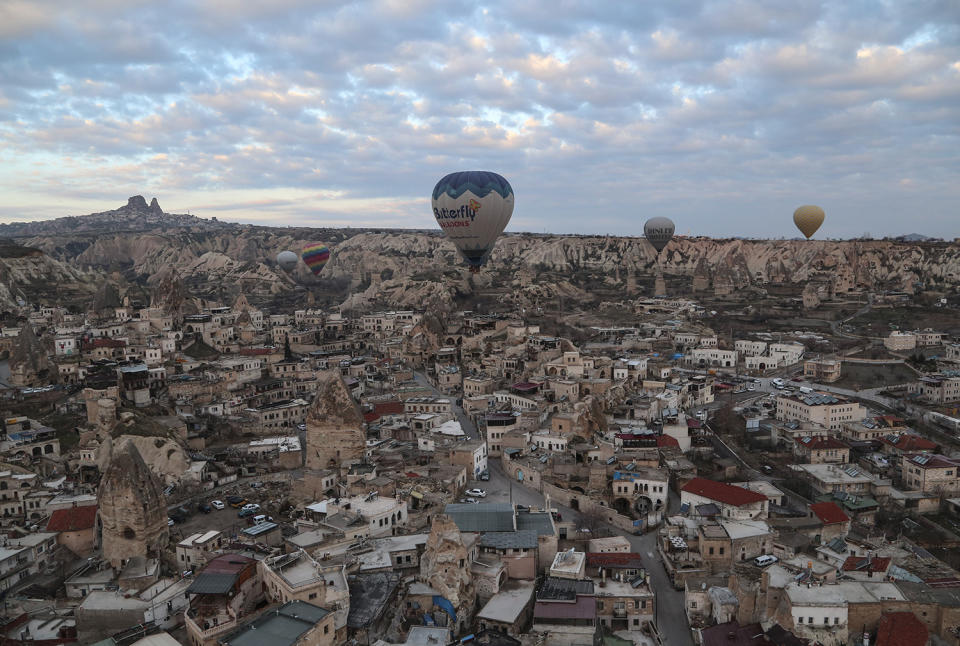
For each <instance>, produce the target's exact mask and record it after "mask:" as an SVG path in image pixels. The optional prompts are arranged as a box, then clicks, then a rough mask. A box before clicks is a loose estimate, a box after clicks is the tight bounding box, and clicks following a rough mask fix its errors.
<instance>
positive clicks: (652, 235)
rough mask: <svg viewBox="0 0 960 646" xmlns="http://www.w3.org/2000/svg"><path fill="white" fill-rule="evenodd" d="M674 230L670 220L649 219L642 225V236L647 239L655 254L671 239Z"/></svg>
mask: <svg viewBox="0 0 960 646" xmlns="http://www.w3.org/2000/svg"><path fill="white" fill-rule="evenodd" d="M675 228H676V227H674V226H673V221H672V220H671V219H670V218H650V219H649V220H647V221H646V223H645V224H644V225H643V235H645V236H646V237H647V240H649V241H650V244H652V245H653V248H654V249H656V250H657V253H660V252H661V251H663V248H664V247H666V246H667V243H668V242H670V239H671V238H673V232H674V229H675Z"/></svg>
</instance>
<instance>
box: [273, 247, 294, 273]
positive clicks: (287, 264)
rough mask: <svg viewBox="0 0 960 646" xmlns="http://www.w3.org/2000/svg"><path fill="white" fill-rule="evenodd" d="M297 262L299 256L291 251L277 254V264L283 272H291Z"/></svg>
mask: <svg viewBox="0 0 960 646" xmlns="http://www.w3.org/2000/svg"><path fill="white" fill-rule="evenodd" d="M298 262H300V256H298V255H297V254H295V253H293V252H292V251H281V252H280V253H278V254H277V264H278V265H280V268H281V269H283V270H284V271H292V270H293V268H294V267H296V266H297V263H298Z"/></svg>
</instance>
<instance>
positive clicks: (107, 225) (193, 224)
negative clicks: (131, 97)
mask: <svg viewBox="0 0 960 646" xmlns="http://www.w3.org/2000/svg"><path fill="white" fill-rule="evenodd" d="M235 226H237V225H235V224H226V223H223V222H218V221H217V219H216V218H211V219H209V220H206V219H203V218H198V217H196V216H194V215H187V214H184V213H164V212H163V209H162V208H160V203H159V202H157V198H153V200H151V201H150V204H149V205H148V204H147V201H146V200H145V199H144V198H143V196H142V195H134V196H133V197H131V198H130V199H128V200H127V203H126V205H124V206H121V207H120V208H119V209H114V210H112V211H104V212H102V213H91V214H90V215H83V216H75V215H72V216H66V217H62V218H56V219H54V220H38V221H35V222H13V223H11V224H0V236H5V237H22V236H41V235H57V234H70V233H90V232H108V231H147V230H150V229H154V228H158V229H182V228H190V229H200V230H202V229H221V230H222V229H225V228H231V227H235Z"/></svg>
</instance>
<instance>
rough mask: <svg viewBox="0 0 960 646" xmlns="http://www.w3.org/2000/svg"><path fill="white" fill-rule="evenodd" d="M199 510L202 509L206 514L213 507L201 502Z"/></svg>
mask: <svg viewBox="0 0 960 646" xmlns="http://www.w3.org/2000/svg"><path fill="white" fill-rule="evenodd" d="M197 510H198V511H202V512H203V513H205V514H209V513H210V512H211V511H213V507H211V506H210V505H209V504H207V503H205V502H201V503H200V504H199V505H197Z"/></svg>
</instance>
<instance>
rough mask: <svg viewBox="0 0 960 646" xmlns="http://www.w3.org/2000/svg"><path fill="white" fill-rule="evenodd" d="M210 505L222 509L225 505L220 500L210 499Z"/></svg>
mask: <svg viewBox="0 0 960 646" xmlns="http://www.w3.org/2000/svg"><path fill="white" fill-rule="evenodd" d="M210 506H211V507H213V508H214V509H223V508H225V507H226V505H225V504H223V501H222V500H211V501H210Z"/></svg>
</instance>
